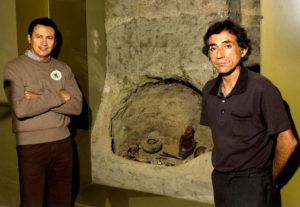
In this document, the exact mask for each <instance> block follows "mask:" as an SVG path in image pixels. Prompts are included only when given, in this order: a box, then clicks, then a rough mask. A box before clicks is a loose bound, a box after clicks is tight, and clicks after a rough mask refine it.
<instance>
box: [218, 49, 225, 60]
mask: <svg viewBox="0 0 300 207" xmlns="http://www.w3.org/2000/svg"><path fill="white" fill-rule="evenodd" d="M223 57H224V50H223V49H222V48H219V49H218V50H217V58H218V59H220V58H223Z"/></svg>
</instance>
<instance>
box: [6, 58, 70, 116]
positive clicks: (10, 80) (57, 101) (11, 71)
mask: <svg viewBox="0 0 300 207" xmlns="http://www.w3.org/2000/svg"><path fill="white" fill-rule="evenodd" d="M4 91H5V94H6V96H7V99H8V101H9V103H10V105H11V107H12V110H13V113H14V114H15V115H16V117H17V118H29V117H33V116H37V115H39V114H42V113H45V112H47V111H49V110H50V109H51V108H53V107H57V106H59V105H61V104H63V103H64V102H65V101H64V100H63V98H62V97H61V95H60V94H59V93H58V92H52V93H47V94H39V95H38V97H36V98H31V99H26V98H25V95H24V93H25V86H24V84H23V81H22V77H21V74H20V73H19V71H18V70H17V69H16V68H15V67H14V66H13V65H12V64H7V65H6V66H5V70H4Z"/></svg>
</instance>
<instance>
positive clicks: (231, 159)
mask: <svg viewBox="0 0 300 207" xmlns="http://www.w3.org/2000/svg"><path fill="white" fill-rule="evenodd" d="M221 82H222V79H221V77H220V76H219V77H217V78H215V79H213V80H211V81H209V82H207V84H206V85H205V86H204V88H203V91H202V92H203V96H202V112H201V121H200V124H202V125H207V126H210V128H211V131H212V137H213V143H214V149H213V152H212V164H213V166H214V168H215V169H216V170H219V171H224V172H228V171H236V170H245V169H248V168H263V167H266V166H268V165H272V159H273V157H272V156H273V155H272V154H273V153H272V150H273V147H274V139H273V138H272V137H274V136H272V135H276V134H277V133H279V132H282V131H285V130H287V129H289V128H291V125H290V122H289V119H288V116H287V113H286V110H285V108H284V105H283V101H282V99H281V95H280V92H279V90H278V89H277V88H276V87H275V86H274V85H273V84H272V83H271V82H270V81H269V80H268V79H266V78H265V77H263V76H262V75H260V74H258V73H255V72H252V71H249V70H248V69H246V68H242V70H241V72H240V75H239V78H238V80H237V83H236V85H235V86H234V88H233V89H232V91H231V93H230V94H229V95H228V96H227V97H225V98H224V97H223V96H222V94H221V93H220V86H221Z"/></svg>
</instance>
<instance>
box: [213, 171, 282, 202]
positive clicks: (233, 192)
mask: <svg viewBox="0 0 300 207" xmlns="http://www.w3.org/2000/svg"><path fill="white" fill-rule="evenodd" d="M212 182H213V188H214V200H215V206H216V207H280V206H281V199H280V192H276V193H273V190H272V189H273V183H272V172H271V169H265V170H262V169H254V168H253V169H248V170H244V171H239V172H219V171H216V170H214V171H213V173H212Z"/></svg>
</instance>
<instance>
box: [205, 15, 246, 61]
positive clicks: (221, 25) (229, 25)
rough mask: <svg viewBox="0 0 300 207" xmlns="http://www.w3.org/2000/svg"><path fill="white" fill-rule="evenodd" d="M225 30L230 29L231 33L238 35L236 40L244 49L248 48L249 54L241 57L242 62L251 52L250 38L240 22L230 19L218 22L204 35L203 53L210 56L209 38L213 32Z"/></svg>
mask: <svg viewBox="0 0 300 207" xmlns="http://www.w3.org/2000/svg"><path fill="white" fill-rule="evenodd" d="M224 30H226V31H228V32H229V33H230V34H232V35H234V36H235V37H236V41H237V43H238V45H239V47H240V48H244V49H246V48H248V52H247V54H246V55H245V56H244V57H242V59H241V62H243V61H246V60H247V59H248V56H249V55H250V54H251V46H250V40H249V39H248V38H247V32H246V30H245V29H244V28H243V27H241V26H240V25H238V24H235V23H234V22H232V21H230V20H224V21H221V22H216V23H214V24H213V25H212V26H210V27H209V28H208V30H207V32H206V34H205V35H204V37H203V40H204V46H203V48H202V52H203V54H204V55H206V56H209V44H208V39H209V38H210V36H211V35H213V34H219V33H221V32H222V31H224Z"/></svg>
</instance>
